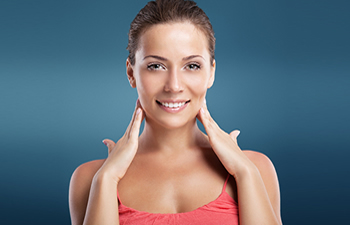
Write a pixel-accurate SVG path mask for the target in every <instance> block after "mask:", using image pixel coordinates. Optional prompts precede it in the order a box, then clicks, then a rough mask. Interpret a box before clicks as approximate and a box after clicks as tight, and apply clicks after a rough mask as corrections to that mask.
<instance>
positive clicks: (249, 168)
mask: <svg viewBox="0 0 350 225" xmlns="http://www.w3.org/2000/svg"><path fill="white" fill-rule="evenodd" d="M257 175H260V172H259V170H258V168H257V167H256V166H255V164H254V163H252V162H251V163H249V164H248V165H245V166H244V167H242V168H240V169H239V170H237V172H236V173H235V174H234V175H233V176H234V177H235V179H236V180H241V179H243V178H248V177H253V176H257Z"/></svg>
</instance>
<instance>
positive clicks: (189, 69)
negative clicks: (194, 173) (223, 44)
mask: <svg viewBox="0 0 350 225" xmlns="http://www.w3.org/2000/svg"><path fill="white" fill-rule="evenodd" d="M127 74H128V77H129V81H130V84H131V86H132V87H136V88H137V92H138V96H139V100H140V103H141V105H142V107H143V109H144V111H145V113H146V118H147V121H148V122H152V123H153V122H155V123H157V124H159V125H162V126H164V127H167V128H177V127H181V126H184V125H186V124H187V123H188V122H190V121H193V120H194V119H195V117H196V115H197V113H198V111H199V109H200V107H201V106H202V104H203V101H204V99H205V94H206V91H207V89H208V88H210V87H211V86H212V84H213V82H214V74H215V62H214V64H211V63H210V54H209V50H208V40H207V38H206V36H205V34H204V33H203V32H202V31H200V30H199V29H197V28H196V27H195V26H194V25H192V24H191V23H186V22H179V23H167V24H158V25H154V26H151V27H150V28H149V29H147V30H146V31H145V32H144V33H143V34H142V36H141V37H140V40H139V47H138V49H137V51H136V53H135V64H134V65H131V64H130V62H129V61H127Z"/></svg>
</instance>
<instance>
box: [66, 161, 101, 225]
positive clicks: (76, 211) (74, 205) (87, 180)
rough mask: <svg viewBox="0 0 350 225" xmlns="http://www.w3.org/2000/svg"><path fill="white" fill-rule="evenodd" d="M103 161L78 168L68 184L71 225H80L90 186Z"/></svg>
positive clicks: (88, 163) (91, 162) (87, 163)
mask: <svg viewBox="0 0 350 225" xmlns="http://www.w3.org/2000/svg"><path fill="white" fill-rule="evenodd" d="M104 161H105V159H99V160H93V161H90V162H86V163H84V164H81V165H80V166H78V167H77V168H76V169H75V171H74V172H73V174H72V177H71V180H70V184H69V210H70V214H71V220H72V224H82V221H83V219H84V216H85V211H86V207H87V203H88V200H89V193H90V186H91V183H92V179H93V177H94V176H95V174H96V172H97V171H98V170H99V169H100V168H101V166H102V165H103V163H104Z"/></svg>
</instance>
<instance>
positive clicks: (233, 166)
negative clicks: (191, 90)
mask: <svg viewBox="0 0 350 225" xmlns="http://www.w3.org/2000/svg"><path fill="white" fill-rule="evenodd" d="M198 119H199V120H200V121H201V123H202V124H203V126H204V128H205V130H206V132H207V134H208V140H209V143H210V145H211V146H212V148H213V150H214V152H215V153H216V155H217V156H218V158H219V159H220V161H221V163H222V164H223V166H224V167H225V168H226V170H227V171H228V172H229V173H230V174H231V175H232V176H234V177H235V180H236V183H237V194H238V207H239V220H240V225H260V224H263V225H265V224H266V225H281V224H282V222H281V218H280V212H279V211H280V197H279V195H280V193H279V186H278V179H277V175H276V171H275V169H274V167H273V164H272V163H271V161H270V160H269V159H268V158H267V157H266V156H264V155H263V154H260V153H256V152H252V151H245V152H243V151H242V150H241V149H240V148H239V146H238V144H237V136H238V135H239V131H233V132H231V134H230V135H229V134H227V133H226V132H224V131H223V130H221V128H220V127H219V126H218V125H217V124H216V122H215V121H214V120H213V118H212V117H211V116H210V113H209V111H208V109H207V106H206V104H205V103H204V105H203V107H202V109H201V110H200V112H199V113H198Z"/></svg>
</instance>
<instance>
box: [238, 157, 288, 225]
mask: <svg viewBox="0 0 350 225" xmlns="http://www.w3.org/2000/svg"><path fill="white" fill-rule="evenodd" d="M243 152H244V153H245V155H246V156H247V157H248V158H249V159H250V160H251V161H252V162H253V163H254V165H255V167H253V168H251V169H247V171H246V173H242V174H239V175H238V174H237V175H236V177H235V179H236V183H237V192H238V207H239V210H240V224H241V225H245V224H282V220H281V214H280V190H279V184H278V178H277V174H276V171H275V168H274V166H273V164H272V162H271V160H270V159H269V158H268V157H267V156H265V155H264V154H262V153H258V152H254V151H243ZM276 220H277V221H278V223H277V222H275V221H276ZM264 221H273V223H270V222H268V223H267V222H265V223H264Z"/></svg>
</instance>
